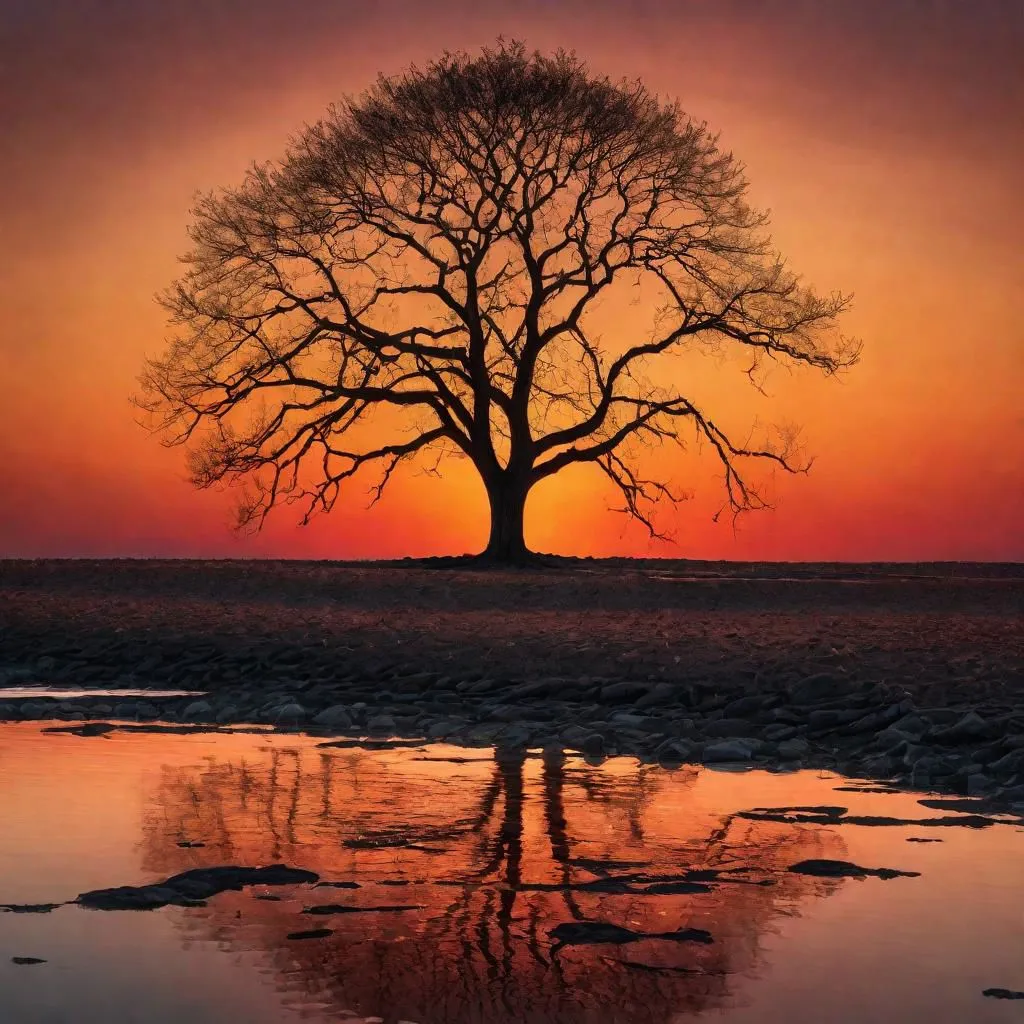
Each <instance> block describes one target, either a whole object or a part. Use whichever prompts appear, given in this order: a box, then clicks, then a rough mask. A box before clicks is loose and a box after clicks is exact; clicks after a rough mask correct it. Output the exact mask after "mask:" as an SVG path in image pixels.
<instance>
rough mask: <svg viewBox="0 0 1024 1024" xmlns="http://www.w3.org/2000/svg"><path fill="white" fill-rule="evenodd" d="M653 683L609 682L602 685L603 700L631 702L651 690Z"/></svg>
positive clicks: (607, 702)
mask: <svg viewBox="0 0 1024 1024" xmlns="http://www.w3.org/2000/svg"><path fill="white" fill-rule="evenodd" d="M651 685H652V684H651V683H641V682H631V681H630V682H622V683H609V684H608V685H606V686H602V687H601V701H602V703H605V704H631V703H632V702H633V701H635V700H639V699H640V698H641V697H645V696H646V695H647V694H648V693H649V692H650V691H651Z"/></svg>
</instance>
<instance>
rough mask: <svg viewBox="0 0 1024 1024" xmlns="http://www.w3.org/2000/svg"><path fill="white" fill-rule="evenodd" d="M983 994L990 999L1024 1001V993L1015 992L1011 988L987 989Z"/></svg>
mask: <svg viewBox="0 0 1024 1024" xmlns="http://www.w3.org/2000/svg"><path fill="white" fill-rule="evenodd" d="M981 994H982V995H983V996H987V997H988V998H989V999H1024V992H1015V991H1014V990H1013V989H1009V988H987V989H985V991H984V992H982V993H981Z"/></svg>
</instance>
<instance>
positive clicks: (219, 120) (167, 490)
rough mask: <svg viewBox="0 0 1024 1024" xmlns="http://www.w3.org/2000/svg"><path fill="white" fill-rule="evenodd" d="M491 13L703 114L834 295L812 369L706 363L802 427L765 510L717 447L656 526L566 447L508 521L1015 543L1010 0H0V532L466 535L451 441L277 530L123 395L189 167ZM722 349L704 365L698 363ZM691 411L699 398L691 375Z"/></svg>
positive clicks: (555, 538)
mask: <svg viewBox="0 0 1024 1024" xmlns="http://www.w3.org/2000/svg"><path fill="white" fill-rule="evenodd" d="M498 36H504V37H505V38H516V39H521V40H523V41H524V42H525V43H526V44H527V45H528V46H529V47H531V48H537V49H541V50H547V51H550V50H553V49H555V48H557V47H563V48H566V49H572V50H575V51H576V52H577V53H578V55H579V56H581V57H582V58H584V59H585V60H586V61H587V62H588V63H589V64H590V65H591V66H592V68H593V69H594V70H595V71H597V72H600V73H602V74H604V73H607V74H609V75H611V76H612V77H615V78H619V77H623V76H625V77H628V78H636V77H640V78H642V79H643V80H644V82H645V83H646V84H647V86H648V87H649V88H650V89H651V90H652V91H654V92H656V93H658V94H659V95H660V96H663V97H666V98H678V99H679V101H680V103H681V105H682V106H683V108H684V109H685V110H686V111H687V112H688V113H689V114H691V115H692V116H693V117H695V118H696V119H698V120H706V121H708V122H709V124H710V125H711V126H712V127H713V128H714V129H715V130H717V131H720V132H721V140H722V145H723V147H724V148H726V149H730V150H732V151H733V152H734V153H735V155H736V156H737V158H739V159H740V160H741V161H742V162H743V163H744V164H745V165H746V168H747V174H748V177H749V180H750V182H751V190H750V198H751V199H752V201H753V202H754V203H755V204H756V205H758V206H760V207H763V208H768V209H770V210H771V212H772V234H773V238H774V240H775V243H776V244H777V246H778V247H779V248H780V250H781V251H782V252H783V253H784V254H785V255H786V257H787V259H788V260H789V263H790V265H791V266H792V267H793V269H795V270H797V271H799V272H800V273H802V274H803V275H804V276H805V278H806V279H807V281H808V282H810V283H813V284H814V285H815V286H816V287H817V288H818V289H819V290H821V291H830V290H833V289H837V290H841V291H843V292H852V293H853V294H854V305H853V308H852V310H851V311H850V313H849V314H848V315H847V317H846V319H845V321H844V325H843V326H844V329H845V331H846V332H847V333H850V334H853V335H856V336H858V337H860V338H862V339H863V341H864V346H865V347H864V354H863V357H862V360H861V363H860V364H859V365H858V366H857V367H855V368H854V369H853V370H851V371H850V372H849V373H848V374H846V375H844V376H843V377H842V378H841V379H839V380H827V379H824V378H822V377H821V376H820V375H815V374H813V373H807V374H802V373H794V374H788V373H780V374H777V375H775V376H773V377H772V378H771V379H770V380H769V382H768V386H767V389H766V390H767V392H768V394H767V396H761V395H758V394H757V393H756V392H754V391H752V390H751V389H750V388H749V386H744V387H742V388H741V387H734V386H732V385H731V384H727V383H725V382H724V381H723V382H721V383H719V382H717V381H716V380H715V379H714V374H711V375H710V376H709V379H708V388H709V391H708V394H709V395H710V396H711V397H713V398H714V399H715V400H716V401H717V402H719V403H722V406H723V408H722V413H721V415H722V417H724V418H726V419H728V420H729V421H731V422H735V423H744V422H748V421H749V422H753V421H755V420H757V421H782V422H791V421H795V422H797V423H799V424H801V426H802V428H803V435H802V436H803V438H804V441H805V444H806V446H807V449H808V451H809V452H810V453H812V454H813V455H814V456H815V462H814V465H813V467H812V470H811V472H810V473H809V474H808V475H807V476H799V477H794V478H788V477H787V478H786V479H780V480H778V481H776V482H775V483H774V484H770V485H769V486H770V494H771V495H772V497H773V499H774V502H773V503H774V508H773V509H772V510H771V511H768V512H759V513H753V514H751V515H748V516H746V517H743V518H741V520H740V521H739V522H738V523H737V524H735V525H734V524H733V523H732V522H731V521H730V520H729V518H728V517H723V518H722V520H720V521H719V522H717V523H715V522H713V520H712V516H713V513H714V512H715V510H716V509H717V508H718V507H719V505H720V504H721V495H722V492H721V483H720V481H719V480H717V479H716V478H715V476H714V472H713V469H714V467H713V466H712V465H711V464H710V462H708V461H707V460H706V459H701V458H698V457H694V458H686V459H681V460H680V459H677V458H676V456H675V455H673V454H672V453H671V452H670V451H665V452H663V453H661V454H658V455H656V456H652V458H655V459H659V460H662V461H661V462H660V463H659V468H661V469H662V470H664V472H665V473H666V475H667V476H669V477H670V478H671V479H672V480H673V482H674V483H676V484H677V486H680V487H681V488H682V489H683V490H686V491H690V492H692V493H693V498H692V499H691V500H689V501H687V502H683V503H682V504H680V505H679V506H676V507H674V508H668V509H664V510H662V512H661V514H660V518H659V523H660V525H661V526H662V528H663V529H664V530H666V531H667V532H669V533H670V534H671V535H672V537H673V540H672V541H671V542H660V541H651V540H650V539H649V538H648V537H647V535H646V532H645V531H644V530H643V529H642V528H641V527H639V526H637V525H635V524H630V523H628V522H627V521H626V520H625V519H624V518H623V517H622V516H620V515H617V514H614V513H613V512H611V511H609V508H610V506H612V505H615V504H616V500H615V498H616V496H615V495H614V494H613V493H611V492H610V491H609V489H608V487H607V486H606V485H605V484H604V482H603V480H602V478H601V477H600V475H599V473H598V472H597V471H596V470H594V469H580V470H578V471H575V472H573V473H572V474H570V475H565V476H562V475H560V476H558V477H555V478H553V479H552V480H550V481H545V483H543V484H542V485H541V486H540V487H538V488H537V489H536V491H535V492H534V493H533V494H532V495H531V497H530V501H529V503H528V506H527V526H526V530H527V542H528V543H529V544H530V546H531V547H533V548H534V549H537V550H545V551H556V552H560V553H565V554H577V555H584V554H593V555H611V554H622V555H642V556H666V557H690V558H735V559H757V560H762V559H763V560H775V559H783V560H850V561H860V560H1022V559H1024V402H1022V401H1021V398H1020V396H1021V395H1022V394H1024V328H1022V326H1021V322H1020V318H1019V305H1020V297H1021V294H1022V287H1024V284H1022V283H1024V246H1022V244H1021V238H1022V233H1024V200H1022V198H1021V186H1020V167H1021V164H1022V159H1024V117H1022V111H1024V61H1022V60H1021V58H1020V53H1022V52H1024V6H1022V5H1021V4H1020V3H1019V2H1017V0H974V2H973V3H970V4H966V3H962V2H958V0H856V2H854V0H848V2H840V0H834V2H830V0H763V2H755V0H719V2H714V0H677V2H669V0H664V2H659V0H632V2H630V0H618V2H613V0H586V2H582V0H581V2H576V0H514V2H504V0H474V2H466V3H461V2H450V3H442V2H440V0H438V2H435V3H421V2H414V0H382V2H378V3H368V2H361V3H352V2H349V0H294V2H291V3H287V4H286V3H283V2H276V3H275V2H270V0H205V2H202V0H176V2H175V3H172V4H168V3H164V2H162V0H161V2H157V0H102V2H101V0H0V240H2V242H3V250H2V262H0V465H2V474H3V475H2V477H0V557H43V556H71V557H108V556H131V557H142V556H154V557H233V558H234V557H270V556H272V557H287V558H364V557H399V556H403V555H413V556H420V555H428V554H442V553H453V552H461V551H465V550H474V549H479V548H481V547H482V546H483V544H484V542H485V540H486V530H487V523H486V501H485V497H484V492H483V489H482V487H481V486H480V485H479V483H478V482H477V481H476V480H475V479H474V478H473V475H472V471H471V469H470V468H469V467H467V466H458V465H456V464H449V466H448V468H447V469H446V470H445V472H444V474H443V476H442V477H441V478H440V479H435V478H433V477H431V476H429V475H425V474H422V473H419V474H418V473H416V472H412V473H407V474H406V475H404V476H402V477H400V478H398V479H397V480H396V481H395V482H394V484H393V485H392V487H391V488H390V489H389V491H388V492H387V493H386V495H385V497H384V499H383V500H382V501H381V502H380V503H379V504H378V505H377V506H375V507H374V508H373V509H371V510H368V509H367V507H366V506H367V505H368V503H369V495H368V493H367V488H368V487H369V486H370V484H371V483H372V480H369V479H367V480H366V481H365V482H362V483H360V482H359V481H357V482H356V484H355V486H354V487H353V489H352V490H351V491H350V493H349V494H348V495H347V496H346V498H345V499H344V500H343V501H342V502H341V503H340V504H339V506H338V507H337V509H336V510H335V512H334V513H333V514H332V515H330V516H329V517H323V518H321V519H318V520H314V522H313V523H312V524H311V525H310V526H308V527H305V528H301V527H299V526H298V522H297V519H298V517H297V514H296V510H295V509H294V508H283V509H280V510H278V511H277V512H276V513H275V514H274V515H273V516H272V518H271V520H270V521H269V522H268V524H267V526H266V527H265V529H264V531H263V533H262V534H260V535H259V536H256V537H241V536H238V535H237V534H235V533H233V532H232V531H231V529H230V522H231V506H232V503H233V500H234V499H233V495H232V494H231V493H230V492H220V491H196V490H195V489H194V488H192V486H191V485H190V484H189V483H188V481H187V475H186V470H185V462H184V454H183V452H182V451H181V450H180V449H165V448H163V447H161V446H160V444H159V443H158V441H157V440H156V439H155V438H154V437H152V436H151V435H149V434H148V433H147V432H146V431H145V430H144V429H143V428H142V427H141V426H140V425H139V424H138V423H137V421H136V420H137V415H138V414H137V412H136V411H135V410H134V409H133V407H132V406H131V405H130V402H129V398H130V395H131V394H132V393H133V392H134V391H135V390H136V377H137V375H138V373H139V372H140V370H141V368H142V362H143V359H144V358H145V357H146V356H147V355H155V354H159V353H160V352H161V350H162V348H163V342H164V338H165V335H166V325H165V323H164V314H163V312H162V311H161V310H160V308H159V307H158V306H157V304H156V302H155V301H154V295H155V294H156V293H157V292H158V291H160V290H161V289H162V288H164V287H165V286H166V285H167V284H169V283H170V282H171V281H172V280H173V279H174V278H175V277H176V276H177V275H178V273H179V272H180V269H181V266H180V263H179V262H178V257H179V256H180V254H181V253H183V252H184V251H185V250H186V248H187V245H188V238H187V233H186V230H187V226H188V223H189V209H190V206H191V204H192V201H193V197H194V195H195V193H196V192H197V191H207V190H209V189H214V188H217V187H221V186H229V185H233V184H235V183H237V182H238V181H239V180H240V178H241V176H242V175H243V174H244V173H245V170H246V168H247V167H248V166H249V165H250V164H252V163H253V162H254V161H263V160H266V159H272V158H274V157H277V156H279V155H281V154H282V153H283V151H284V149H285V147H286V146H287V143H288V140H289V138H290V137H292V136H293V135H294V133H296V132H297V131H299V130H301V128H302V127H303V125H305V124H308V123H311V122H314V121H315V120H317V118H318V117H320V116H321V115H322V114H323V112H324V111H325V109H326V107H327V106H328V104H330V103H331V102H333V101H336V100H338V99H339V98H341V97H343V96H345V95H350V94H358V93H359V92H361V91H362V90H363V89H365V88H366V87H368V86H369V85H371V84H372V82H373V80H374V78H375V77H376V76H377V74H378V73H380V72H384V73H397V72H399V71H401V70H402V69H403V68H405V67H406V66H407V65H409V64H410V63H418V64H423V63H426V62H427V61H429V60H430V59H431V58H433V57H435V56H437V55H439V54H440V53H441V52H442V51H444V50H459V49H464V50H469V51H472V50H476V49H479V48H480V47H481V46H484V45H487V44H490V43H493V42H494V41H495V39H496V38H497V37H498ZM721 369H722V373H723V374H725V373H726V372H727V368H721ZM715 411H716V413H717V412H718V406H716V407H715Z"/></svg>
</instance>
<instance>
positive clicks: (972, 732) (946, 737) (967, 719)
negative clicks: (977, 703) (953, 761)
mask: <svg viewBox="0 0 1024 1024" xmlns="http://www.w3.org/2000/svg"><path fill="white" fill-rule="evenodd" d="M991 735H992V727H991V725H990V724H989V723H988V722H986V721H985V719H984V718H982V717H981V715H979V714H978V713H977V712H976V711H968V712H967V714H966V715H964V717H963V718H961V719H960V721H959V722H956V723H955V724H954V725H951V726H950V727H949V728H948V729H941V730H939V731H937V732H936V733H935V734H934V736H933V738H934V739H935V741H936V742H937V743H970V742H971V741H972V740H984V739H988V738H989V736H991Z"/></svg>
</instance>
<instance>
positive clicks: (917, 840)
mask: <svg viewBox="0 0 1024 1024" xmlns="http://www.w3.org/2000/svg"><path fill="white" fill-rule="evenodd" d="M907 842H908V843H941V842H942V840H941V839H925V838H924V837H923V836H910V837H909V838H908V839H907Z"/></svg>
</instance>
